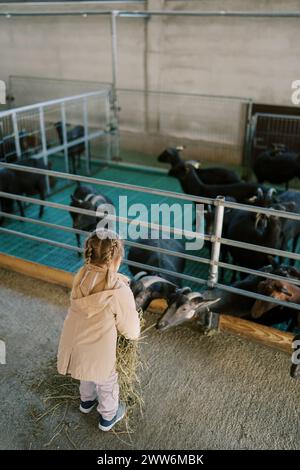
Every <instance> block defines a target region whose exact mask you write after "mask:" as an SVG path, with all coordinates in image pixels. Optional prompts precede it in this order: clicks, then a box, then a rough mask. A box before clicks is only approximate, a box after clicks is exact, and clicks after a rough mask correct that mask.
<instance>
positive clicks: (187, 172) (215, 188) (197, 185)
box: [169, 163, 259, 203]
mask: <svg viewBox="0 0 300 470" xmlns="http://www.w3.org/2000/svg"><path fill="white" fill-rule="evenodd" d="M169 175H170V176H174V177H175V178H178V179H179V181H180V183H181V187H182V189H183V191H184V192H185V193H187V194H192V195H193V196H202V197H208V198H216V197H217V196H229V197H231V198H234V199H235V200H236V201H237V202H246V203H247V201H248V200H249V199H250V198H251V197H253V196H255V195H256V193H257V189H258V188H259V185H258V184H257V183H243V182H240V183H234V184H224V185H221V184H211V185H208V184H204V183H203V182H202V181H201V180H200V178H199V177H198V175H197V173H196V170H195V168H194V167H193V166H192V165H188V164H186V163H180V164H179V165H177V166H176V167H174V168H171V170H170V171H169Z"/></svg>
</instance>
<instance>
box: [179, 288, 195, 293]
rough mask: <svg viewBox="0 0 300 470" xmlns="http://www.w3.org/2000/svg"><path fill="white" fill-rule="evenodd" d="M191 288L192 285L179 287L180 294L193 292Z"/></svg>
mask: <svg viewBox="0 0 300 470" xmlns="http://www.w3.org/2000/svg"><path fill="white" fill-rule="evenodd" d="M191 290H192V289H191V288H190V287H183V288H182V289H178V292H179V294H187V293H189V292H191Z"/></svg>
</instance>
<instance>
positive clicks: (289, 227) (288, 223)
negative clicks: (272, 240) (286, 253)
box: [279, 191, 300, 263]
mask: <svg viewBox="0 0 300 470" xmlns="http://www.w3.org/2000/svg"><path fill="white" fill-rule="evenodd" d="M279 201H280V202H282V203H283V204H287V203H290V204H292V205H293V206H291V207H290V209H289V210H290V211H291V212H295V213H297V214H300V193H299V192H297V191H286V192H285V193H283V194H281V195H280V196H279ZM299 237H300V220H292V219H283V220H282V246H281V249H282V250H287V248H288V242H289V241H292V252H293V253H296V250H297V246H298V242H299ZM288 260H289V262H290V261H292V260H291V259H290V258H288ZM294 263H295V261H294Z"/></svg>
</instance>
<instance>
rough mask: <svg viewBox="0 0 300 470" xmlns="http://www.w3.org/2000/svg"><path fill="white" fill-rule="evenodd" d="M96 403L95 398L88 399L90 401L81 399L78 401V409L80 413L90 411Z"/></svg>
mask: <svg viewBox="0 0 300 470" xmlns="http://www.w3.org/2000/svg"><path fill="white" fill-rule="evenodd" d="M97 403H98V400H97V398H96V399H95V400H90V401H81V402H80V407H79V409H80V411H81V413H86V414H87V413H90V411H92V409H93V408H94V406H96V405H97Z"/></svg>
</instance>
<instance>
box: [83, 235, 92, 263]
mask: <svg viewBox="0 0 300 470" xmlns="http://www.w3.org/2000/svg"><path fill="white" fill-rule="evenodd" d="M92 241H93V239H92V237H91V238H88V239H87V241H86V243H85V249H84V257H85V262H86V264H91V262H92V257H93V246H92Z"/></svg>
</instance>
